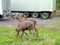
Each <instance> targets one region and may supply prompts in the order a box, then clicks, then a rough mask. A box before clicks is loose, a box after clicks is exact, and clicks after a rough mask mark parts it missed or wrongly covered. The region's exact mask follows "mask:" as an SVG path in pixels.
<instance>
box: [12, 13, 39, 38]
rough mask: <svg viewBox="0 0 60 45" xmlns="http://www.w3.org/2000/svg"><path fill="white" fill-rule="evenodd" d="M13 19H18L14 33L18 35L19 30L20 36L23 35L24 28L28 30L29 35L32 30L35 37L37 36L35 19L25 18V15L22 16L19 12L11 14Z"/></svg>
mask: <svg viewBox="0 0 60 45" xmlns="http://www.w3.org/2000/svg"><path fill="white" fill-rule="evenodd" d="M13 19H17V20H18V24H17V27H16V35H17V36H18V35H19V32H20V31H22V36H23V35H24V33H25V30H29V33H30V35H32V33H31V30H33V31H34V33H35V35H36V37H38V30H37V28H36V21H35V20H33V19H27V18H26V17H25V16H23V17H22V16H21V15H20V14H19V13H17V14H16V15H15V16H13ZM25 34H26V33H25Z"/></svg>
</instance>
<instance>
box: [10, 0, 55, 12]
mask: <svg viewBox="0 0 60 45" xmlns="http://www.w3.org/2000/svg"><path fill="white" fill-rule="evenodd" d="M10 9H11V11H39V12H40V11H54V10H56V0H11V8H10Z"/></svg>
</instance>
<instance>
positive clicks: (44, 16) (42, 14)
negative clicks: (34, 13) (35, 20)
mask: <svg viewBox="0 0 60 45" xmlns="http://www.w3.org/2000/svg"><path fill="white" fill-rule="evenodd" d="M41 17H42V18H43V19H48V18H49V17H50V13H47V12H45V13H41Z"/></svg>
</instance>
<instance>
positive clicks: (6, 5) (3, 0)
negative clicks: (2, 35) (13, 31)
mask: <svg viewBox="0 0 60 45" xmlns="http://www.w3.org/2000/svg"><path fill="white" fill-rule="evenodd" d="M10 1H11V0H0V18H4V17H6V16H8V15H9V13H10V12H11V11H10V3H11V2H10Z"/></svg>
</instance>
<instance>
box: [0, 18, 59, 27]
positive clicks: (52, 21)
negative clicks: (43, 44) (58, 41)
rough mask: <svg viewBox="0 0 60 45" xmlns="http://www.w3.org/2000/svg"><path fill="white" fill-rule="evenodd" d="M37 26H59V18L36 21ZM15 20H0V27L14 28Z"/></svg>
mask: <svg viewBox="0 0 60 45" xmlns="http://www.w3.org/2000/svg"><path fill="white" fill-rule="evenodd" d="M36 21H37V24H38V25H41V26H45V27H54V26H55V25H56V23H59V24H60V17H53V18H52V19H45V20H43V19H39V18H37V19H36ZM17 22H18V21H17V20H13V19H9V20H0V26H12V25H13V26H14V25H16V24H17Z"/></svg>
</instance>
